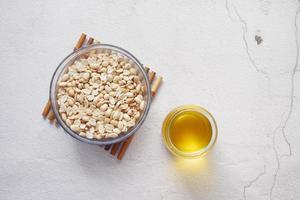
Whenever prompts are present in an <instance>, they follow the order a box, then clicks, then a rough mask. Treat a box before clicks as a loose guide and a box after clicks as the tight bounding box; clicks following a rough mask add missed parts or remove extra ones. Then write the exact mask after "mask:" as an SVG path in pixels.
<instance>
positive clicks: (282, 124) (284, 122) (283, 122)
mask: <svg viewBox="0 0 300 200" xmlns="http://www.w3.org/2000/svg"><path fill="white" fill-rule="evenodd" d="M298 2H300V1H298ZM231 7H232V8H233V10H234V12H235V14H236V16H237V17H238V19H239V20H235V19H234V18H233V17H232V12H231V10H230V7H229V1H228V0H226V4H225V8H226V10H227V16H228V17H229V18H230V20H231V21H232V22H240V23H241V24H242V30H243V38H242V39H243V42H244V45H245V51H246V53H247V55H248V58H249V61H250V62H251V64H252V65H253V66H254V68H255V70H256V71H257V72H260V73H261V74H263V75H264V77H266V78H267V79H268V80H270V78H269V76H268V74H267V72H265V71H264V70H262V69H260V68H259V67H258V66H257V65H256V63H255V60H254V59H253V58H252V56H251V54H250V52H249V46H248V42H247V40H246V34H247V32H248V27H247V23H246V22H245V21H244V20H243V18H242V17H241V15H240V14H239V12H238V10H237V9H236V7H235V6H234V5H233V4H231ZM299 13H300V6H299V7H298V10H297V12H296V14H295V19H294V25H295V40H296V61H295V65H294V67H293V70H292V71H291V78H290V82H291V90H290V95H289V98H290V104H289V109H288V111H287V117H286V118H285V120H283V116H284V115H285V114H286V112H285V113H283V114H282V116H281V121H280V123H279V126H278V127H277V128H276V129H275V131H274V132H275V133H274V134H273V139H272V143H273V151H274V153H275V158H276V164H277V166H276V170H275V173H274V176H273V182H272V185H271V188H270V192H269V198H270V200H272V196H273V191H274V188H275V185H276V181H277V177H278V174H279V171H280V167H281V163H280V156H279V152H278V150H277V148H276V141H275V136H276V131H278V130H279V129H280V130H281V133H282V135H283V137H284V141H285V143H286V144H287V145H288V147H289V153H288V154H286V155H282V156H281V157H284V156H288V157H289V156H292V155H293V151H292V148H291V144H290V142H289V140H288V138H287V136H286V127H287V124H288V122H289V121H290V119H291V116H292V112H293V110H294V99H295V97H294V94H295V76H296V72H299V71H300V69H298V65H299V51H300V49H299V48H300V44H299V41H298V35H297V34H298V25H297V18H298V15H299ZM265 173H266V172H265V170H264V172H261V173H260V174H259V175H258V176H257V177H255V178H254V179H253V180H252V181H250V182H249V183H248V184H247V185H245V186H244V191H243V197H244V199H246V190H247V189H248V188H250V187H251V186H252V185H253V184H254V183H255V182H256V181H257V180H258V179H259V178H260V177H261V176H263V175H264V174H265Z"/></svg>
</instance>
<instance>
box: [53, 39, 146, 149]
mask: <svg viewBox="0 0 300 200" xmlns="http://www.w3.org/2000/svg"><path fill="white" fill-rule="evenodd" d="M91 51H96V52H97V53H98V52H99V53H100V52H111V53H113V54H118V55H120V56H122V57H124V58H125V59H126V58H127V59H128V61H129V62H130V63H131V64H132V65H133V66H134V67H135V68H136V69H137V72H138V75H139V77H140V80H141V82H142V85H143V86H145V92H144V94H143V96H144V98H145V104H146V105H145V109H144V110H143V112H142V113H141V116H140V118H139V120H138V121H137V122H136V124H135V126H134V127H131V128H130V129H129V130H128V131H127V132H125V133H121V134H120V135H119V136H118V137H116V138H106V139H101V140H96V139H88V138H85V137H82V136H80V135H78V134H77V133H76V132H74V131H72V130H71V129H70V127H69V126H68V125H67V124H66V123H65V122H64V121H63V120H62V118H61V115H60V114H59V112H58V109H59V108H58V103H57V100H56V94H57V88H58V87H57V84H58V82H59V80H60V78H61V76H62V75H63V74H64V72H65V70H66V68H67V67H68V66H69V65H70V64H72V63H73V62H74V61H75V60H77V59H78V58H81V57H84V56H85V55H86V54H88V53H89V52H91ZM49 95H50V100H51V103H52V110H53V112H54V114H55V117H56V119H57V121H58V123H59V125H60V126H61V127H62V128H63V129H64V130H65V131H66V132H67V133H68V134H69V135H71V136H72V137H74V138H76V139H78V140H80V141H82V142H85V143H89V144H96V145H108V144H114V143H118V142H121V141H123V140H125V139H126V138H128V137H130V136H131V135H133V134H134V133H135V132H136V131H137V130H138V129H139V128H140V126H141V125H142V123H143V122H144V120H145V118H146V117H147V114H148V111H149V108H150V104H151V89H150V83H149V80H148V76H147V73H146V71H145V69H144V67H143V65H142V64H141V63H140V61H139V60H138V59H137V58H135V57H134V56H133V55H132V54H131V53H129V52H128V51H126V50H124V49H122V48H120V47H117V46H114V45H110V44H95V45H91V46H88V47H83V48H81V49H79V50H77V51H75V52H73V53H71V54H69V55H68V56H67V57H66V58H64V59H63V60H62V62H61V63H60V64H59V65H58V67H57V68H56V70H55V72H54V74H53V76H52V80H51V83H50V94H49Z"/></svg>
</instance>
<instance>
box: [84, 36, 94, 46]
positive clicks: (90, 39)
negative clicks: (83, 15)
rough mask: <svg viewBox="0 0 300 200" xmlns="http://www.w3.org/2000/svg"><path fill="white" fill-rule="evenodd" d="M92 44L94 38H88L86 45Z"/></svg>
mask: <svg viewBox="0 0 300 200" xmlns="http://www.w3.org/2000/svg"><path fill="white" fill-rule="evenodd" d="M93 42H94V38H92V37H90V38H89V39H88V41H87V43H86V44H87V45H91V44H93Z"/></svg>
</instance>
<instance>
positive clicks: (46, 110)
mask: <svg viewBox="0 0 300 200" xmlns="http://www.w3.org/2000/svg"><path fill="white" fill-rule="evenodd" d="M50 109H51V101H50V99H49V100H48V102H47V104H46V105H45V107H44V109H43V112H42V115H43V117H44V118H46V117H47V115H48V113H49V111H50Z"/></svg>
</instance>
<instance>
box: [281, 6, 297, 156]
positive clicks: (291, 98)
mask: <svg viewBox="0 0 300 200" xmlns="http://www.w3.org/2000/svg"><path fill="white" fill-rule="evenodd" d="M299 12H300V6H299V7H298V10H297V12H296V15H295V20H294V25H295V40H296V42H295V44H296V61H295V65H294V67H293V70H292V72H291V73H292V75H291V80H290V81H291V91H290V106H289V110H288V114H287V117H286V120H285V122H284V124H283V126H282V128H281V132H282V135H283V137H284V140H285V143H286V144H287V145H288V147H289V153H288V154H284V155H283V157H284V156H287V157H289V156H291V155H293V151H292V148H291V143H290V141H289V140H288V138H287V136H286V126H287V124H288V122H289V121H290V119H291V116H292V112H293V110H294V94H295V76H296V72H297V68H298V64H299V41H298V25H297V18H298V15H299Z"/></svg>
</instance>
